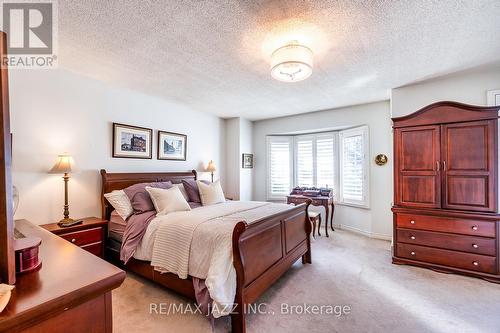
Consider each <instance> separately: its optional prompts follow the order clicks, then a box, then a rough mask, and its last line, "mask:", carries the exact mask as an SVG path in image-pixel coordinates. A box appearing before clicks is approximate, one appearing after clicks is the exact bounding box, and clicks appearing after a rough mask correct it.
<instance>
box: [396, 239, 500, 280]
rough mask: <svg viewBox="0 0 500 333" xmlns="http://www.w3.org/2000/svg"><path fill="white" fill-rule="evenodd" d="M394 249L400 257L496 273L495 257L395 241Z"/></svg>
mask: <svg viewBox="0 0 500 333" xmlns="http://www.w3.org/2000/svg"><path fill="white" fill-rule="evenodd" d="M396 251H397V253H396V255H397V256H398V257H401V258H407V259H411V260H417V261H422V262H428V263H433V264H438V265H445V266H450V267H456V268H462V269H467V270H471V271H477V272H484V273H489V274H496V273H497V259H496V257H490V256H485V255H480V254H473V253H464V252H457V251H451V250H443V249H436V248H433V247H426V246H420V245H413V244H403V243H397V247H396Z"/></svg>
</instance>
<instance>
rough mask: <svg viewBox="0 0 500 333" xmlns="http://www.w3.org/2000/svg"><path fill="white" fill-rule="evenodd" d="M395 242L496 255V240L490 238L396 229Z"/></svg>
mask: <svg viewBox="0 0 500 333" xmlns="http://www.w3.org/2000/svg"><path fill="white" fill-rule="evenodd" d="M397 241H398V242H402V243H408V244H416V245H425V246H431V247H439V248H443V249H449V250H456V251H462V252H470V253H477V254H485V255H489V256H496V254H497V253H496V252H497V250H496V240H495V239H492V238H484V237H474V236H463V235H456V234H445V233H440V232H432V231H422V230H411V229H397Z"/></svg>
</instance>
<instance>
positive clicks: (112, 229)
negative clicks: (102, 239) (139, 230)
mask: <svg viewBox="0 0 500 333" xmlns="http://www.w3.org/2000/svg"><path fill="white" fill-rule="evenodd" d="M126 226H127V222H126V221H125V220H124V219H123V218H122V217H121V216H120V215H118V213H117V212H116V211H115V210H114V211H113V212H111V216H110V218H109V224H108V236H109V238H111V239H114V240H116V241H118V242H121V241H122V238H123V233H124V232H125V227H126Z"/></svg>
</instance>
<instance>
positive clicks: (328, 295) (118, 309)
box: [113, 231, 500, 333]
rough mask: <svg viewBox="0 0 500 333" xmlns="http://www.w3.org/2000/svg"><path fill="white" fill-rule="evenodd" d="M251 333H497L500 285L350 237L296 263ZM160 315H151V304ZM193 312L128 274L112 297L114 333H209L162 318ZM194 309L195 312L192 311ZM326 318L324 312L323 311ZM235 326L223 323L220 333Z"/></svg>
mask: <svg viewBox="0 0 500 333" xmlns="http://www.w3.org/2000/svg"><path fill="white" fill-rule="evenodd" d="M260 301H261V302H263V303H266V304H267V307H266V308H264V306H263V307H261V309H264V310H266V311H267V312H269V313H272V312H274V314H255V315H250V316H249V318H248V320H247V328H248V332H294V333H299V332H442V333H448V332H454V333H455V332H474V333H476V332H495V333H498V332H500V285H497V284H492V283H488V282H485V281H482V280H480V279H474V278H468V277H463V276H458V275H452V274H442V273H436V272H433V271H431V270H427V269H421V268H415V267H410V266H397V265H392V264H391V253H390V243H389V242H386V241H380V240H374V239H368V238H365V237H363V236H359V235H356V234H352V233H349V232H346V231H336V232H334V233H333V237H330V238H325V237H324V236H322V237H319V238H318V240H316V241H315V242H314V243H313V264H312V265H302V264H301V263H300V262H298V263H296V264H295V265H294V266H293V267H292V268H291V269H290V271H289V272H288V273H287V274H285V276H283V277H282V278H281V279H280V280H279V281H278V282H277V283H276V284H275V285H274V286H273V287H272V288H271V289H270V290H269V291H268V292H266V293H265V294H264V295H263V296H262V297H261V299H260ZM151 303H153V304H154V305H153V306H156V309H157V310H158V314H156V313H153V314H150V304H151ZM160 303H163V305H162V306H163V307H164V308H163V310H164V311H163V313H165V312H166V311H167V310H168V306H169V304H172V303H173V304H179V305H180V304H182V305H187V304H191V303H189V301H187V300H186V299H185V298H183V297H180V296H178V295H176V294H174V293H173V292H169V291H168V290H166V289H163V288H161V287H158V286H155V285H153V284H151V283H149V282H148V281H146V280H144V279H141V278H139V277H137V276H135V275H132V274H129V275H128V277H127V279H126V280H125V282H124V284H123V285H122V286H121V287H120V288H118V289H117V290H115V291H114V292H113V324H114V331H115V332H142V333H146V332H210V331H211V326H210V323H209V321H208V320H207V319H206V318H205V317H203V316H202V315H200V314H169V315H167V314H161V311H160V310H161V309H162V308H160ZM282 303H283V304H289V305H302V304H304V303H307V304H309V305H313V304H317V305H339V306H344V305H347V306H349V307H350V308H351V311H350V313H349V314H344V315H342V316H336V315H334V314H322V315H319V314H317V315H315V314H302V315H299V314H293V315H290V314H281V313H280V309H281V304H282ZM193 309H194V306H193ZM323 309H324V311H326V308H323ZM229 327H230V321H229V320H228V319H227V318H222V319H218V320H217V321H216V324H215V331H216V332H227V331H228V330H229Z"/></svg>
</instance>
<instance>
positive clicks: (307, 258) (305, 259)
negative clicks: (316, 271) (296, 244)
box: [302, 199, 328, 264]
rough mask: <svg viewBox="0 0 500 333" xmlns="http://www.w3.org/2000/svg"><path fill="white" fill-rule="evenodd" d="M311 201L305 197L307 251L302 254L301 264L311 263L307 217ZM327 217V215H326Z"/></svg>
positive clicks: (310, 228)
mask: <svg viewBox="0 0 500 333" xmlns="http://www.w3.org/2000/svg"><path fill="white" fill-rule="evenodd" d="M311 203H312V200H311V199H307V201H306V234H307V252H306V253H305V254H304V255H303V256H302V263H303V264H312V257H311V232H312V226H311V220H310V219H309V205H310V204H311ZM327 218H328V217H327Z"/></svg>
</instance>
